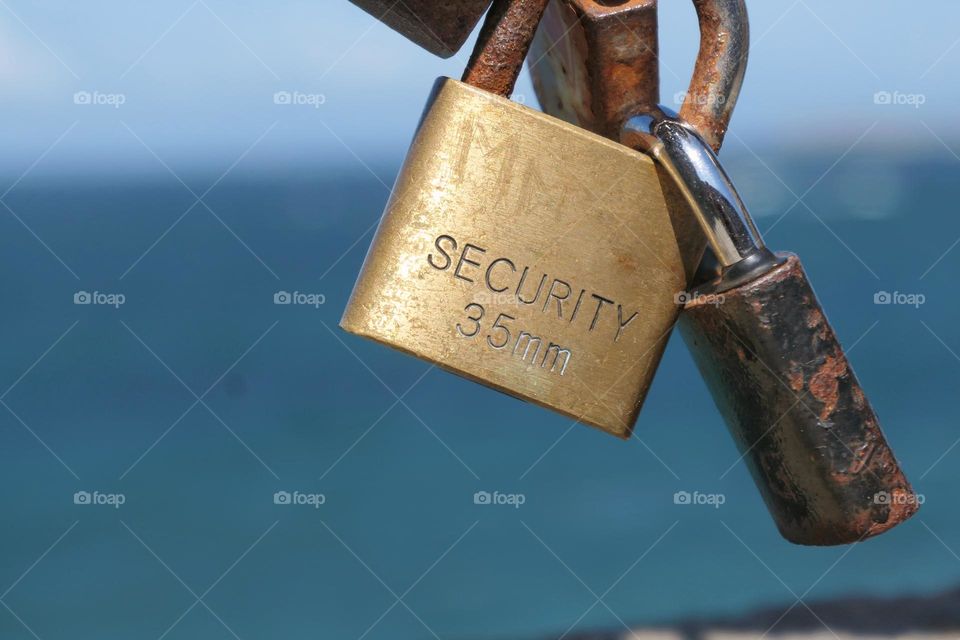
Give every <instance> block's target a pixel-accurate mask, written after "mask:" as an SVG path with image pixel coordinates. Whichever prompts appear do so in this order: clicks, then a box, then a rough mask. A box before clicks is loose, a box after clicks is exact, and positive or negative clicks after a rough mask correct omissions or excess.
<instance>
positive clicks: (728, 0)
mask: <svg viewBox="0 0 960 640" xmlns="http://www.w3.org/2000/svg"><path fill="white" fill-rule="evenodd" d="M693 4H694V6H695V8H696V10H697V16H698V18H699V21H700V52H699V55H698V56H697V63H696V66H695V67H694V72H693V78H692V80H691V82H690V87H689V89H688V90H687V92H686V93H685V94H684V96H685V99H684V101H683V105H682V106H681V109H680V116H681V117H682V118H683V119H684V120H685V121H686V122H689V123H690V124H691V125H692V126H693V127H695V128H696V129H697V131H699V132H700V134H701V135H702V136H703V137H704V139H706V140H707V142H709V143H710V145H711V146H712V147H713V149H714V150H718V149H719V148H720V145H721V144H722V143H723V138H724V135H725V134H726V131H727V127H728V125H729V124H730V118H731V116H732V114H733V109H734V107H735V106H736V103H737V99H738V98H739V96H740V87H741V86H742V84H743V78H744V73H745V72H746V66H747V57H748V53H749V42H750V31H749V21H748V19H747V11H746V5H745V3H744V0H693ZM658 51H659V47H658V39H657V3H656V0H623V1H618V2H603V1H597V0H552V2H551V4H550V6H549V7H548V8H547V12H546V14H545V16H544V20H543V23H542V24H541V26H540V29H539V30H538V32H537V37H536V39H535V40H534V43H533V46H532V49H531V53H532V55H531V58H530V70H531V73H532V75H533V80H534V87H535V89H536V92H537V97H538V98H539V99H540V103H541V105H543V109H544V111H546V112H547V113H549V114H551V115H554V116H557V117H558V118H562V119H564V120H566V121H568V122H571V123H573V124H576V125H578V126H581V127H584V128H586V129H589V130H591V131H594V132H596V133H599V134H601V135H604V136H607V137H609V138H612V139H614V140H617V139H619V135H620V127H621V125H622V124H623V123H624V121H625V120H626V119H627V118H629V117H630V116H633V115H636V114H637V113H643V112H644V111H647V110H648V109H650V108H653V107H656V106H657V104H658V103H659V86H658V85H659V71H658Z"/></svg>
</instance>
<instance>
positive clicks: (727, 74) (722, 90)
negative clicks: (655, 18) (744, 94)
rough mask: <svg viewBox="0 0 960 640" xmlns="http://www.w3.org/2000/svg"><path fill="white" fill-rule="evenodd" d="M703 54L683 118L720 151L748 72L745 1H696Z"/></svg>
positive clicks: (694, 75)
mask: <svg viewBox="0 0 960 640" xmlns="http://www.w3.org/2000/svg"><path fill="white" fill-rule="evenodd" d="M693 5H694V7H695V8H696V10H697V17H698V18H699V21H700V53H699V55H698V56H697V63H696V66H695V67H694V70H693V78H692V79H691V81H690V88H689V89H688V90H687V94H686V98H685V99H684V101H683V105H682V106H681V108H680V118H681V119H683V120H684V121H686V122H688V123H689V124H690V125H691V126H692V127H693V128H694V129H696V130H697V132H698V133H700V135H701V136H703V139H704V140H706V141H707V142H708V143H709V144H710V146H711V147H712V148H713V150H714V151H719V150H720V146H721V145H722V144H723V138H724V136H725V135H726V133H727V127H728V126H729V125H730V118H731V116H732V115H733V109H734V107H735V106H736V104H737V99H738V98H739V97H740V89H741V87H742V86H743V79H744V76H745V75H746V71H747V61H748V58H749V54H750V20H749V17H748V15H747V5H746V2H745V0H693Z"/></svg>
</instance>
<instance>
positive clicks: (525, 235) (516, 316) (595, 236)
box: [341, 79, 703, 437]
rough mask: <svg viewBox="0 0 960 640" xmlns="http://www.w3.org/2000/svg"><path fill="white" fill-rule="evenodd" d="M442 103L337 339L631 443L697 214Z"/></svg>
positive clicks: (618, 154) (651, 176) (606, 162)
mask: <svg viewBox="0 0 960 640" xmlns="http://www.w3.org/2000/svg"><path fill="white" fill-rule="evenodd" d="M431 99H432V104H431V105H429V107H428V110H427V112H426V114H425V115H424V119H423V121H422V122H421V125H420V128H419V131H418V133H417V136H416V138H415V140H414V142H413V146H412V147H411V149H410V153H409V155H408V157H407V160H406V162H405V163H404V166H403V169H402V171H401V173H400V176H399V178H398V180H397V184H396V186H395V188H394V193H393V195H392V197H391V199H390V202H389V203H388V205H387V210H386V213H385V214H384V217H383V220H382V221H381V223H380V227H379V229H378V231H377V234H376V236H375V238H374V241H373V244H372V245H371V247H370V251H369V253H368V254H367V258H366V261H365V263H364V266H363V270H362V273H361V275H360V277H359V280H358V281H357V284H356V287H355V289H354V291H353V295H352V297H351V299H350V301H349V303H348V305H347V309H346V311H345V313H344V316H343V320H342V322H341V325H342V326H343V328H344V329H346V330H347V331H350V332H351V333H355V334H358V335H361V336H364V337H367V338H371V339H373V340H376V341H378V342H381V343H383V344H386V345H389V346H391V347H394V348H397V349H400V350H402V351H405V352H408V353H411V354H413V355H416V356H419V357H421V358H424V359H426V360H428V361H431V362H434V363H436V364H438V365H439V366H441V367H443V368H445V369H448V370H450V371H454V372H456V373H459V374H461V375H464V376H466V377H468V378H470V379H473V380H476V381H478V382H481V383H484V384H486V385H488V386H491V387H494V388H496V389H499V390H501V391H505V392H507V393H509V394H512V395H514V396H517V397H519V398H523V399H525V400H529V401H531V402H534V403H537V404H540V405H542V406H545V407H548V408H550V409H553V410H556V411H558V412H560V413H563V414H565V415H567V416H570V417H572V418H575V419H577V420H579V421H581V422H583V423H585V424H589V425H592V426H595V427H599V428H601V429H603V430H605V431H608V432H610V433H612V434H615V435H618V436H620V437H628V436H629V435H630V433H631V431H632V429H633V424H634V422H635V421H636V418H637V415H638V413H639V410H640V406H641V404H642V402H643V398H644V396H645V395H646V392H647V390H648V388H649V385H650V382H651V380H652V378H653V374H654V372H655V370H656V368H657V365H658V364H659V361H660V357H661V355H662V353H663V348H664V346H665V344H666V340H667V338H668V337H669V332H670V329H671V328H672V326H673V324H674V322H675V321H676V318H677V315H678V313H679V309H680V307H679V306H678V305H677V297H676V296H677V293H678V292H681V291H684V290H685V289H686V287H687V281H688V277H689V276H690V275H691V272H692V270H693V268H694V267H695V265H696V264H697V261H698V260H699V257H700V254H701V252H702V249H703V239H702V236H701V235H700V234H699V233H698V232H697V231H696V230H695V229H693V228H692V227H693V225H695V221H694V217H693V215H692V214H691V213H690V212H689V211H688V210H687V209H686V205H685V204H683V203H682V202H681V199H680V198H679V196H678V195H677V194H674V193H668V194H666V195H665V193H664V188H665V187H664V186H662V184H663V185H670V182H669V179H667V180H665V181H664V182H663V183H661V179H660V176H659V175H658V173H657V170H656V168H655V166H654V164H653V163H652V162H651V161H650V160H649V159H648V158H647V157H646V156H644V155H642V154H640V153H637V152H635V151H633V150H631V149H628V148H627V147H624V146H621V145H618V144H615V143H613V142H611V141H609V140H606V139H604V138H601V137H600V136H597V135H595V134H592V133H589V132H587V131H584V130H582V129H579V128H576V127H574V126H572V125H569V124H567V123H564V122H562V121H560V120H558V119H555V118H553V117H551V116H547V115H545V114H542V113H540V112H538V111H534V110H532V109H529V108H527V107H524V106H521V105H518V104H516V103H513V102H510V101H508V100H506V99H504V98H500V97H498V96H494V95H493V94H490V93H486V92H484V91H481V90H479V89H475V88H473V87H470V86H468V85H466V84H463V83H460V82H457V81H455V80H450V79H441V80H439V81H438V83H437V86H436V87H435V90H434V93H433V95H432V98H431ZM668 200H669V204H668ZM671 212H672V215H671ZM678 238H682V239H684V244H683V245H682V246H681V245H680V244H679V243H678Z"/></svg>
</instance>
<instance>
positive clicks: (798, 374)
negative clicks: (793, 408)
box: [790, 369, 804, 393]
mask: <svg viewBox="0 0 960 640" xmlns="http://www.w3.org/2000/svg"><path fill="white" fill-rule="evenodd" d="M803 383H804V377H803V371H800V370H799V369H794V370H793V371H791V372H790V388H791V389H793V390H794V391H795V392H798V393H799V392H800V391H802V390H803Z"/></svg>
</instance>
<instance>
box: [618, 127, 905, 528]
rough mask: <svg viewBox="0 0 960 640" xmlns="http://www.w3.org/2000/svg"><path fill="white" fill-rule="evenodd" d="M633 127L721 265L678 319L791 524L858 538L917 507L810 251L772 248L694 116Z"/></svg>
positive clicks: (780, 522) (774, 508)
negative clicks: (829, 311)
mask: <svg viewBox="0 0 960 640" xmlns="http://www.w3.org/2000/svg"><path fill="white" fill-rule="evenodd" d="M623 136H624V142H625V143H628V144H631V145H632V146H635V147H637V148H645V149H647V150H648V152H649V153H651V155H652V156H653V157H655V158H656V159H657V161H658V163H659V164H660V165H661V166H663V167H664V168H665V169H666V170H667V172H668V173H669V174H670V175H671V177H673V179H674V180H676V182H677V184H678V185H679V187H680V189H681V190H682V191H683V193H684V197H685V198H686V199H687V201H688V202H689V203H690V205H691V208H692V210H693V211H694V213H695V214H696V216H697V219H698V221H699V222H700V225H701V228H702V229H703V231H704V233H705V234H706V235H707V237H708V240H709V242H710V246H711V248H712V249H713V252H714V254H715V255H716V257H717V260H718V262H719V265H720V275H719V277H717V278H716V279H714V280H713V281H711V282H708V283H705V284H703V285H701V286H699V287H698V288H697V289H696V290H695V291H693V292H691V293H690V295H689V301H688V302H687V303H686V305H685V308H684V312H683V315H682V317H681V324H680V326H681V330H682V332H683V335H684V339H685V341H686V343H687V346H688V347H689V349H690V351H691V353H692V354H693V356H694V359H695V360H696V362H697V365H698V367H699V368H700V372H701V374H702V375H703V376H704V379H705V380H706V381H707V385H708V386H709V387H710V390H711V392H712V393H713V397H714V400H715V401H716V403H717V407H718V408H719V409H720V412H721V413H722V414H723V416H724V419H725V420H726V422H727V426H728V427H729V429H730V432H731V434H732V435H733V437H734V439H735V440H736V442H737V446H738V448H739V449H740V451H741V452H742V454H743V457H744V458H745V459H746V460H747V463H748V466H749V468H750V470H751V473H752V474H753V476H754V479H755V481H756V483H757V486H758V487H759V489H760V492H761V494H762V495H763V497H764V500H765V501H766V503H767V507H768V508H769V510H770V512H771V514H772V515H773V517H774V520H775V521H776V523H777V526H778V528H779V529H780V533H781V534H782V535H783V536H784V537H785V538H787V539H788V540H790V541H791V542H795V543H798V544H809V545H835V544H847V543H852V542H858V541H860V540H863V539H865V538H868V537H870V536H874V535H877V534H879V533H883V532H884V531H887V530H888V529H890V528H892V527H894V526H896V525H898V524H900V523H901V522H903V521H904V520H906V519H908V518H909V517H910V516H912V515H913V514H914V513H915V512H916V511H917V509H918V507H919V504H920V501H919V500H918V498H917V496H916V495H915V494H914V492H913V489H912V488H911V487H910V483H909V482H908V481H907V479H906V477H905V476H904V475H903V472H902V471H901V470H900V467H899V465H898V464H897V461H896V458H895V457H894V455H893V452H892V451H891V449H890V447H889V445H888V444H887V441H886V439H885V438H884V435H883V432H882V431H881V430H880V425H879V423H878V421H877V416H876V414H875V413H874V411H873V408H872V407H871V406H870V402H869V401H868V400H867V398H866V395H865V394H864V391H863V389H862V388H861V386H860V383H859V381H858V380H857V377H856V375H855V374H854V373H853V369H852V367H851V366H850V363H849V361H848V360H847V357H846V355H845V354H844V352H843V348H842V347H841V346H840V343H839V341H838V340H837V336H836V334H835V333H834V331H833V329H832V328H831V326H830V324H829V323H828V322H827V319H826V316H825V315H824V313H823V310H822V309H821V308H820V303H819V302H818V300H817V297H816V295H815V294H814V292H813V289H812V287H811V286H810V283H809V282H808V280H807V276H806V274H805V273H804V271H803V267H801V265H800V261H799V259H798V258H797V257H796V256H795V255H793V254H774V253H772V252H771V251H770V250H769V249H767V248H766V246H765V245H764V243H763V240H762V238H761V237H760V233H759V231H758V230H757V228H756V226H755V225H754V223H753V220H752V219H751V218H750V215H749V213H748V212H747V209H746V207H745V206H744V204H743V201H742V200H741V199H740V196H739V195H738V194H737V191H736V189H735V188H734V186H733V183H732V182H731V181H730V178H729V177H728V176H727V174H726V172H725V171H724V170H723V168H722V167H721V166H720V162H719V160H718V158H717V156H716V154H715V153H714V152H713V150H712V149H711V148H710V145H709V144H708V143H707V142H706V141H705V140H704V139H703V138H702V137H701V136H700V135H699V134H698V133H697V132H696V130H695V129H694V128H693V127H692V126H690V125H689V124H687V123H686V122H684V121H683V120H682V119H680V118H678V117H677V116H675V115H673V114H671V113H669V112H667V111H665V110H654V111H653V112H652V113H651V114H649V115H643V116H637V117H634V118H631V119H630V120H628V121H627V123H626V125H625V126H624V132H623Z"/></svg>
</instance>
